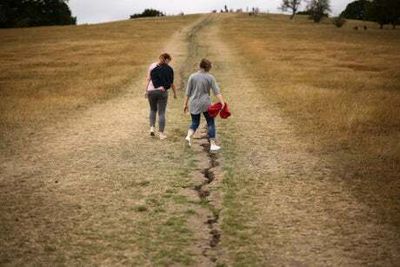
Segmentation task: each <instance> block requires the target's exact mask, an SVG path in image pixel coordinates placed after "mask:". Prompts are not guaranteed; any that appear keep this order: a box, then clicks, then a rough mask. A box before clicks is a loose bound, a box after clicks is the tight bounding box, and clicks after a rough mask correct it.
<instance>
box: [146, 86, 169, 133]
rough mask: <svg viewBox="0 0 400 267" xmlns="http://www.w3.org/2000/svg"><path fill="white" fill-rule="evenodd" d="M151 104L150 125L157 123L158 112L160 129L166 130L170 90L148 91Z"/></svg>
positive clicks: (153, 125)
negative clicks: (166, 113)
mask: <svg viewBox="0 0 400 267" xmlns="http://www.w3.org/2000/svg"><path fill="white" fill-rule="evenodd" d="M148 98H149V104H150V126H152V127H155V125H156V116H157V115H156V114H157V112H158V128H159V129H158V130H159V131H160V132H164V129H165V111H166V109H167V103H168V91H161V90H154V91H149V92H148Z"/></svg>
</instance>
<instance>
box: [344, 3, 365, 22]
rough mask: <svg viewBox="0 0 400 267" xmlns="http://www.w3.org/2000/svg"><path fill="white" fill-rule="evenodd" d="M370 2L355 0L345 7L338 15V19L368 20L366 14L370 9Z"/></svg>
mask: <svg viewBox="0 0 400 267" xmlns="http://www.w3.org/2000/svg"><path fill="white" fill-rule="evenodd" d="M370 6H371V2H370V1H368V0H357V1H354V2H351V3H350V4H348V5H347V6H346V9H345V10H343V12H342V13H341V14H340V17H343V18H346V19H359V20H368V17H367V12H368V10H369V9H370Z"/></svg>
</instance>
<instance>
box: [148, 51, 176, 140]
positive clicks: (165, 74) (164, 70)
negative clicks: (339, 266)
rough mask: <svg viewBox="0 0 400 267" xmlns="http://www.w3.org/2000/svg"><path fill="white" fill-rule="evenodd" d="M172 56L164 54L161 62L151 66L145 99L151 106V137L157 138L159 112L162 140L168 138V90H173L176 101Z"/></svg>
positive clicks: (159, 128) (159, 127) (160, 59)
mask: <svg viewBox="0 0 400 267" xmlns="http://www.w3.org/2000/svg"><path fill="white" fill-rule="evenodd" d="M171 60H172V59H171V56H170V55H169V54H167V53H163V54H161V55H160V57H159V61H158V62H155V63H153V64H151V65H150V67H149V71H148V75H147V80H146V89H145V97H147V98H148V100H149V104H150V116H149V117H150V135H151V136H155V124H156V116H157V112H158V131H159V136H160V139H161V140H163V139H165V138H167V136H166V135H165V132H164V130H165V120H166V119H165V112H166V108H167V103H168V90H169V89H170V88H172V90H173V93H174V98H175V99H176V88H175V85H174V70H173V69H172V67H171V66H169V63H170V62H171Z"/></svg>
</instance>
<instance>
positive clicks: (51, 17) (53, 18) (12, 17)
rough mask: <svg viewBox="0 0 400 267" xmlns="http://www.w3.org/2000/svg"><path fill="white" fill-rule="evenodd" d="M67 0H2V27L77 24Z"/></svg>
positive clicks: (0, 8) (0, 12) (0, 14)
mask: <svg viewBox="0 0 400 267" xmlns="http://www.w3.org/2000/svg"><path fill="white" fill-rule="evenodd" d="M67 3H68V1H67V0H1V2H0V28H11V27H30V26H47V25H70V24H76V17H72V15H71V10H70V9H69V7H68V5H67Z"/></svg>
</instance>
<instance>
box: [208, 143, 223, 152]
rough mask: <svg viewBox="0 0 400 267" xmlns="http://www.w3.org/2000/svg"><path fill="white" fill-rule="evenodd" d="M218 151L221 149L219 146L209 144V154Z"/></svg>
mask: <svg viewBox="0 0 400 267" xmlns="http://www.w3.org/2000/svg"><path fill="white" fill-rule="evenodd" d="M220 149H221V147H220V146H217V145H216V144H215V143H211V146H210V151H211V152H217V151H218V150H220Z"/></svg>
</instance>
